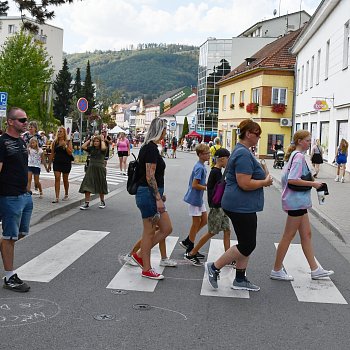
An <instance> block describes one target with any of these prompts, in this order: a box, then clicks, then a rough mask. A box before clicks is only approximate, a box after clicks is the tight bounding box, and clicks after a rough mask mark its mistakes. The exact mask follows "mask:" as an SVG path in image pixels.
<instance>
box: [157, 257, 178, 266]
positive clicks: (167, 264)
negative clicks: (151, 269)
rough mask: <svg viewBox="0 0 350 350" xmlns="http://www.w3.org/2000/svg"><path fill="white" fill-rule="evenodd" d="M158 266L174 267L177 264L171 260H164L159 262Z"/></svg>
mask: <svg viewBox="0 0 350 350" xmlns="http://www.w3.org/2000/svg"><path fill="white" fill-rule="evenodd" d="M159 266H166V267H175V266H177V262H176V261H175V260H173V259H169V258H165V259H161V260H160V263H159Z"/></svg>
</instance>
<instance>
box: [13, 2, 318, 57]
mask: <svg viewBox="0 0 350 350" xmlns="http://www.w3.org/2000/svg"><path fill="white" fill-rule="evenodd" d="M320 2H321V0H301V1H300V0H205V1H204V0H192V1H191V0H189V1H185V0H83V1H78V0H75V2H74V3H73V4H70V5H63V6H61V7H58V8H55V12H56V18H55V19H54V20H53V21H52V22H51V24H53V25H56V26H59V27H61V28H63V29H64V51H66V52H69V53H73V52H85V51H93V50H95V49H96V50H120V49H121V48H125V47H127V46H129V45H131V44H133V45H137V44H138V43H150V42H153V43H160V42H162V43H183V44H193V45H200V44H202V43H203V42H204V41H205V40H206V39H207V38H208V37H216V38H230V37H232V36H236V35H238V34H240V33H241V32H242V31H244V30H245V29H247V28H249V27H250V26H252V25H253V24H254V23H256V22H259V21H261V20H264V19H269V18H272V17H273V10H274V9H276V10H277V15H278V12H279V11H280V14H281V15H284V14H286V13H287V12H289V13H291V12H296V11H299V9H300V5H301V9H302V10H305V11H306V12H308V13H309V14H310V15H312V14H313V13H314V11H315V10H316V8H317V7H318V5H319V4H320ZM11 3H12V1H11V0H10V4H11ZM9 14H10V15H15V14H18V12H16V11H15V8H14V6H13V4H11V12H10V13H9Z"/></svg>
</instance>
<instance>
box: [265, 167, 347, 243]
mask: <svg viewBox="0 0 350 350" xmlns="http://www.w3.org/2000/svg"><path fill="white" fill-rule="evenodd" d="M270 175H271V176H272V178H273V181H274V185H273V186H274V187H275V188H276V189H277V190H278V191H280V192H281V193H282V187H281V181H280V180H279V179H277V178H276V177H275V176H273V175H272V174H271V173H270ZM275 182H276V184H275ZM277 185H278V186H277ZM308 211H309V212H310V213H311V214H312V215H313V216H314V217H316V218H317V219H318V221H320V222H321V223H322V224H323V225H324V226H325V227H327V228H328V229H329V230H331V231H332V232H333V233H334V234H335V236H336V237H337V238H339V239H340V240H341V241H342V242H343V243H345V244H347V242H346V240H345V239H344V237H343V235H342V233H341V231H340V229H339V227H338V226H337V225H336V224H335V222H334V221H333V220H331V219H329V218H326V217H325V216H324V214H323V213H321V212H320V211H319V210H317V209H315V208H313V207H311V208H309V209H308Z"/></svg>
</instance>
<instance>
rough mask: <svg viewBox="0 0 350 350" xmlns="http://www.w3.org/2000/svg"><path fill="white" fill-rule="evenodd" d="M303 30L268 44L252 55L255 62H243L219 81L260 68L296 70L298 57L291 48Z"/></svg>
mask: <svg viewBox="0 0 350 350" xmlns="http://www.w3.org/2000/svg"><path fill="white" fill-rule="evenodd" d="M301 30H302V28H300V29H298V30H296V31H294V32H291V33H289V34H287V35H285V36H283V37H281V38H279V39H277V40H275V41H273V42H272V43H270V44H267V45H266V46H264V47H263V48H262V49H261V50H259V51H258V52H256V53H255V54H253V55H252V58H255V60H254V61H253V62H251V63H250V64H249V65H247V62H244V63H242V64H241V65H239V66H238V67H236V68H234V69H233V70H232V71H231V72H230V73H228V74H227V75H226V76H224V77H223V78H222V79H221V80H220V81H219V83H222V82H224V81H225V80H228V79H230V78H232V77H235V76H238V75H240V74H242V73H245V72H249V71H253V70H254V69H259V68H260V69H261V68H270V69H286V70H294V65H295V61H296V57H295V56H294V55H292V54H291V53H290V48H291V47H292V46H293V45H294V42H295V40H296V39H297V37H298V36H299V34H300V32H301Z"/></svg>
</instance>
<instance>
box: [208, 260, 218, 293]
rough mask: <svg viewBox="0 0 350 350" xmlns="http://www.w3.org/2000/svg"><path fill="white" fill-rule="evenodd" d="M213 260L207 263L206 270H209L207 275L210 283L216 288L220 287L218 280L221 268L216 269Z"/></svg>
mask: <svg viewBox="0 0 350 350" xmlns="http://www.w3.org/2000/svg"><path fill="white" fill-rule="evenodd" d="M212 264H213V263H212V262H207V263H206V264H205V270H206V271H207V277H208V282H209V284H210V285H211V286H212V287H213V288H214V289H218V280H219V279H220V270H214V269H213V268H212Z"/></svg>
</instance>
